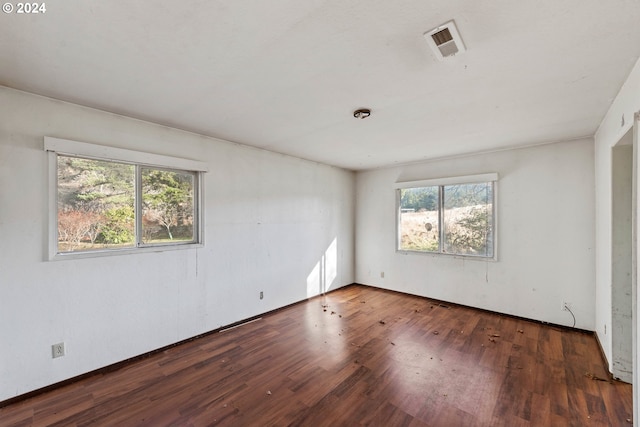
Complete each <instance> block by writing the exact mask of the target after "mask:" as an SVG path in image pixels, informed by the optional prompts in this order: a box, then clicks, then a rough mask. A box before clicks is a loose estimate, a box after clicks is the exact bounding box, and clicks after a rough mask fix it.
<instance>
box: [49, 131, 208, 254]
mask: <svg viewBox="0 0 640 427" xmlns="http://www.w3.org/2000/svg"><path fill="white" fill-rule="evenodd" d="M45 149H47V150H48V151H51V154H50V155H51V156H52V160H51V163H50V165H51V166H52V169H54V171H52V182H53V184H52V192H53V193H54V195H53V197H52V198H51V200H52V203H51V204H52V208H53V205H55V207H54V208H53V209H52V210H53V211H54V212H55V215H54V216H55V219H54V220H53V221H52V230H55V233H52V240H54V241H55V245H53V244H52V245H50V249H51V250H50V252H51V254H50V255H52V256H53V257H56V256H59V255H61V256H65V255H73V254H89V253H91V254H95V253H104V252H115V251H126V250H129V251H131V250H145V248H147V249H148V248H151V249H155V250H157V249H158V247H169V248H171V247H180V246H185V245H186V246H188V245H193V244H200V243H201V242H202V238H201V208H200V205H201V200H200V199H201V196H200V195H201V191H200V184H201V176H200V175H201V172H203V171H204V170H205V167H204V165H203V164H202V163H200V162H196V161H190V160H185V159H177V158H171V157H166V156H158V155H153V154H147V153H140V152H134V151H130V150H122V149H115V148H110V147H101V146H95V145H91V144H84V143H79V142H74V141H66V140H59V139H56V138H46V139H45ZM100 157H104V158H100ZM141 160H144V163H143V162H142V161H141ZM154 163H155V164H157V165H153V164H154ZM53 173H55V176H53ZM54 234H55V236H54Z"/></svg>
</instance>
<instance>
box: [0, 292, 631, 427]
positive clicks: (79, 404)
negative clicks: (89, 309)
mask: <svg viewBox="0 0 640 427" xmlns="http://www.w3.org/2000/svg"><path fill="white" fill-rule="evenodd" d="M608 378H609V376H608V374H607V371H606V367H605V366H604V363H603V360H602V358H601V356H600V352H599V349H598V346H597V343H596V341H595V338H594V336H593V335H591V334H588V333H583V332H580V331H571V330H565V329H561V328H557V327H552V326H546V325H542V324H539V323H535V322H529V321H525V320H521V319H515V318H511V317H507V316H501V315H497V314H492V313H487V312H484V311H478V310H473V309H469V308H465V307H459V306H455V305H445V304H442V305H441V304H439V303H438V302H435V301H430V300H427V299H424V298H420V297H414V296H409V295H403V294H399V293H394V292H389V291H383V290H379V289H375V288H369V287H365V286H357V285H353V286H349V287H346V288H343V289H340V290H337V291H335V292H332V293H330V294H328V295H326V296H324V297H319V298H315V299H312V300H310V301H308V302H304V303H300V304H297V305H294V306H291V307H288V308H285V309H283V310H281V311H278V312H276V313H273V314H270V315H268V316H265V317H264V318H262V319H261V320H258V321H255V322H252V323H249V324H246V325H242V326H239V327H237V328H235V329H231V330H228V331H225V332H220V333H215V334H211V335H208V336H205V337H203V338H200V339H198V340H195V341H191V342H188V343H186V344H182V345H180V346H177V347H173V348H170V349H168V350H166V351H164V352H161V353H158V354H155V355H153V356H151V357H149V358H146V359H143V360H138V361H136V362H134V363H132V364H130V365H127V366H125V367H123V368H121V369H119V370H117V371H114V372H110V373H108V374H97V375H95V376H92V377H89V378H85V379H83V380H81V381H78V382H75V383H73V384H70V385H66V386H64V387H62V388H59V389H55V390H53V391H50V392H47V393H45V394H41V395H38V396H35V397H32V398H30V399H27V400H25V401H21V402H18V403H15V404H12V405H10V406H6V407H4V408H1V409H0V425H1V426H32V425H33V426H102V425H109V426H209V425H220V426H313V427H316V426H360V425H368V426H385V427H386V426H412V427H413V426H509V427H515V426H554V427H556V426H625V425H628V426H630V425H631V420H630V418H631V416H632V412H633V411H632V397H631V386H630V385H629V384H624V383H620V382H609V381H607V380H602V379H608Z"/></svg>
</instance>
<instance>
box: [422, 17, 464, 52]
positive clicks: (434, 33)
mask: <svg viewBox="0 0 640 427" xmlns="http://www.w3.org/2000/svg"><path fill="white" fill-rule="evenodd" d="M424 38H425V39H426V40H427V43H429V46H431V49H432V50H433V52H434V53H435V54H436V58H438V59H439V60H440V61H442V60H443V59H444V58H446V57H448V56H454V55H455V54H456V53H460V52H464V51H465V50H467V48H466V47H465V46H464V43H463V42H462V38H461V37H460V33H459V32H458V28H456V24H455V23H454V22H453V21H449V22H447V23H446V24H442V25H440V26H439V27H437V28H434V29H433V30H431V31H427V32H426V33H424Z"/></svg>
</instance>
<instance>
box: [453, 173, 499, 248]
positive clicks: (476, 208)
mask: <svg viewBox="0 0 640 427" xmlns="http://www.w3.org/2000/svg"><path fill="white" fill-rule="evenodd" d="M443 215H444V216H443V222H444V252H446V253H453V254H461V255H478V256H485V257H492V256H493V237H492V233H493V230H492V228H493V183H491V182H486V183H478V184H462V185H445V186H444V213H443Z"/></svg>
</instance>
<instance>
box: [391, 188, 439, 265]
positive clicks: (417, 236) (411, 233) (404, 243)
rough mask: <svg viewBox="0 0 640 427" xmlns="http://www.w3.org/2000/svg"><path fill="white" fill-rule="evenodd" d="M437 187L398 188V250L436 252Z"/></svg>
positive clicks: (437, 242) (437, 241)
mask: <svg viewBox="0 0 640 427" xmlns="http://www.w3.org/2000/svg"><path fill="white" fill-rule="evenodd" d="M438 205H439V202H438V187H437V186H435V187H421V188H407V189H402V190H400V225H399V227H400V248H399V249H400V250H406V251H428V252H438V251H439V250H440V248H439V246H440V238H439V234H438V233H439V230H438Z"/></svg>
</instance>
